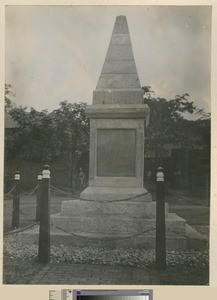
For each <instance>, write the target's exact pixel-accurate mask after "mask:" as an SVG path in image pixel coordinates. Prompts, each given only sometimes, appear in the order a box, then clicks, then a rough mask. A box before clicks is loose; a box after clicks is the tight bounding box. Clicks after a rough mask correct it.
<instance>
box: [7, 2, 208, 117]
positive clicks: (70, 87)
mask: <svg viewBox="0 0 217 300" xmlns="http://www.w3.org/2000/svg"><path fill="white" fill-rule="evenodd" d="M118 15H126V17H127V21H128V27H129V31H130V37H131V41H132V47H133V52H134V57H135V62H136V66H137V70H138V74H139V78H140V83H141V86H144V85H145V86H147V85H148V86H151V87H152V90H154V91H155V95H156V96H158V97H165V98H167V99H172V98H173V97H174V96H175V95H177V94H183V93H188V94H189V95H190V98H189V100H190V101H193V102H194V104H195V105H196V106H197V107H198V108H204V109H205V110H206V111H207V112H210V110H211V108H210V107H211V103H210V102H211V101H210V97H211V96H210V93H211V91H210V89H211V87H210V84H211V83H210V79H211V70H210V68H211V7H209V6H176V7H175V6H33V5H32V6H30V5H29V6H7V7H6V29H5V30H6V31H5V35H6V44H5V47H6V51H5V56H6V61H5V63H6V70H5V71H6V74H5V76H6V83H10V84H11V85H12V91H13V93H14V95H13V96H11V99H12V100H13V101H14V102H15V103H16V104H17V105H22V106H27V107H34V108H35V109H37V110H43V109H47V110H48V111H52V110H53V109H56V108H58V107H59V103H60V102H61V101H63V100H68V101H69V102H80V101H82V102H87V103H88V104H92V95H93V90H94V89H95V88H96V85H97V81H98V79H99V76H100V73H101V70H102V66H103V63H104V60H105V56H106V52H107V49H108V45H109V42H110V37H111V34H112V30H113V26H114V22H115V18H116V16H118Z"/></svg>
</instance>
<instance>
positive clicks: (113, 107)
mask: <svg viewBox="0 0 217 300" xmlns="http://www.w3.org/2000/svg"><path fill="white" fill-rule="evenodd" d="M86 115H87V116H88V117H89V118H90V119H105V121H104V124H105V126H106V124H107V123H108V119H115V120H113V121H112V126H110V128H115V127H114V124H117V123H118V121H119V120H118V119H129V120H127V123H128V124H130V123H132V122H130V121H131V120H133V119H135V120H134V123H135V124H137V126H139V124H140V123H139V121H140V120H142V121H143V119H144V118H146V117H147V116H148V115H149V107H148V106H147V105H144V104H137V105H133V104H122V105H120V104H119V103H116V104H102V105H89V106H88V107H87V109H86ZM137 119H139V120H137ZM108 124H109V123H108ZM108 126H109V125H108ZM104 128H107V126H106V127H104ZM130 128H131V127H130V125H128V126H127V127H126V129H130ZM133 128H134V127H133Z"/></svg>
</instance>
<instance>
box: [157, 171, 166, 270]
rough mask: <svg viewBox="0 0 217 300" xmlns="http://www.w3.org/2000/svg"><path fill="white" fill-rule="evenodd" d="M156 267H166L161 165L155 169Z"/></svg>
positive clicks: (160, 268)
mask: <svg viewBox="0 0 217 300" xmlns="http://www.w3.org/2000/svg"><path fill="white" fill-rule="evenodd" d="M156 267H157V269H159V270H163V269H165V268H166V225H165V200H164V174H163V169H162V168H161V167H159V168H158V170H157V182H156Z"/></svg>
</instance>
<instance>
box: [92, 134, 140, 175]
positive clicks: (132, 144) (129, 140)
mask: <svg viewBox="0 0 217 300" xmlns="http://www.w3.org/2000/svg"><path fill="white" fill-rule="evenodd" d="M135 159H136V130H135V129H98V130H97V176H105V177H134V176H135Z"/></svg>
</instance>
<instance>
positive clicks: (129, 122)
mask: <svg viewBox="0 0 217 300" xmlns="http://www.w3.org/2000/svg"><path fill="white" fill-rule="evenodd" d="M102 107H103V106H102ZM113 108H114V107H113ZM114 109H116V110H117V111H119V109H118V108H114ZM121 109H124V108H122V106H121V107H120V110H121ZM102 110H103V108H102ZM105 112H106V107H105V111H104V113H105ZM125 113H126V112H125ZM88 114H89V113H88ZM113 114H114V113H113ZM113 114H111V115H113ZM105 128H106V129H122V130H123V129H125V130H128V129H130V130H132V129H134V130H136V149H135V151H136V152H135V178H136V179H138V180H137V181H130V182H129V179H128V178H127V177H119V179H120V180H119V179H118V178H117V177H116V184H115V185H111V184H112V182H113V181H111V178H110V177H99V176H97V130H100V129H105ZM143 141H144V120H143V119H126V118H125V119H120V118H119V119H108V116H107V118H106V119H104V118H94V119H92V118H91V119H90V162H89V170H90V172H89V186H92V181H94V186H95V187H96V188H97V182H98V180H99V181H100V185H99V187H100V186H104V187H115V186H117V185H118V186H119V187H126V186H127V187H129V188H131V187H132V188H134V187H137V188H138V183H140V186H139V187H140V188H141V189H142V188H143V180H142V178H143V166H144V156H143V149H144V148H143V147H144V145H143V144H144V143H143ZM114 161H115V157H114ZM135 183H136V185H135ZM121 194H128V192H126V193H123V192H121ZM114 199H115V198H114Z"/></svg>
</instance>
